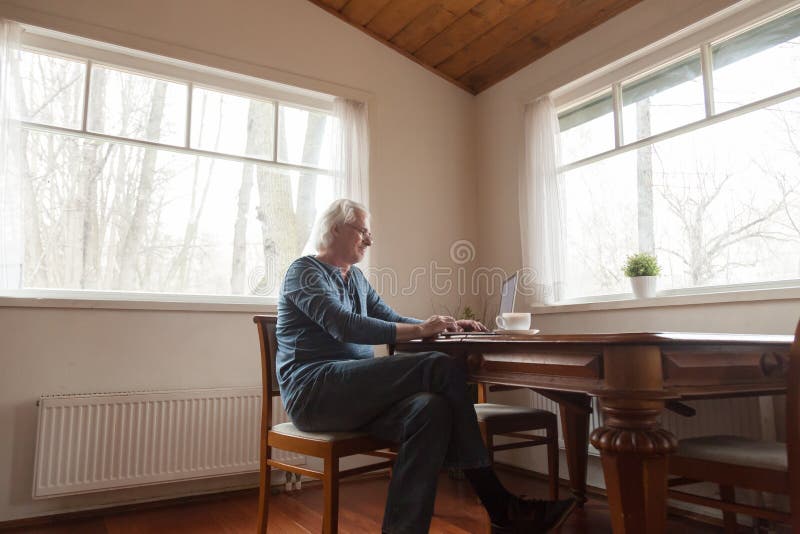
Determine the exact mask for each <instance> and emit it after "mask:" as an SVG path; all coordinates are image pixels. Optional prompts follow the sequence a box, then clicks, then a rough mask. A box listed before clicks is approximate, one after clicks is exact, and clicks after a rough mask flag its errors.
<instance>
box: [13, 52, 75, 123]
mask: <svg viewBox="0 0 800 534" xmlns="http://www.w3.org/2000/svg"><path fill="white" fill-rule="evenodd" d="M19 69H20V82H21V89H22V98H21V99H20V101H21V105H22V109H21V110H20V111H21V116H22V119H23V120H27V121H31V122H38V123H41V124H49V125H53V126H61V127H64V128H75V129H80V127H81V120H82V117H81V113H82V108H83V86H84V85H85V83H86V82H85V76H86V65H85V63H84V62H82V61H75V60H72V59H65V58H62V57H56V56H49V55H47V54H40V53H39V52H32V51H30V50H23V51H22V54H21V57H20V65H19Z"/></svg>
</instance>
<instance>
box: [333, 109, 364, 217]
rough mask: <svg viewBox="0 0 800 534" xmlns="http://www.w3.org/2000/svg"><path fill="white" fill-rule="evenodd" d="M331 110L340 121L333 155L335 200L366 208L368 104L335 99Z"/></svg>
mask: <svg viewBox="0 0 800 534" xmlns="http://www.w3.org/2000/svg"><path fill="white" fill-rule="evenodd" d="M333 110H334V114H335V115H336V117H337V118H338V119H339V127H340V128H339V135H338V136H337V142H336V147H335V152H334V163H335V169H336V170H337V175H338V179H337V182H336V186H337V187H336V196H337V198H349V199H351V200H355V201H356V202H360V203H362V204H364V205H365V206H367V207H369V127H368V125H367V104H366V103H364V102H357V101H355V100H347V99H345V98H337V99H336V101H335V102H334V104H333Z"/></svg>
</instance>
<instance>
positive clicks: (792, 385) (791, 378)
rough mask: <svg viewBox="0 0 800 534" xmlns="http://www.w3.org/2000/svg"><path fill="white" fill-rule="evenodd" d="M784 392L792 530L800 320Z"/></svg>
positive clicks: (796, 509) (797, 506) (798, 489)
mask: <svg viewBox="0 0 800 534" xmlns="http://www.w3.org/2000/svg"><path fill="white" fill-rule="evenodd" d="M787 381H788V388H787V393H786V452H787V454H788V461H789V481H790V482H789V484H790V487H789V502H790V506H791V510H792V527H793V530H792V531H793V532H797V530H796V529H797V528H798V527H800V520H798V517H800V322H798V323H797V329H796V330H795V333H794V343H792V348H791V350H790V351H789V373H788V376H787Z"/></svg>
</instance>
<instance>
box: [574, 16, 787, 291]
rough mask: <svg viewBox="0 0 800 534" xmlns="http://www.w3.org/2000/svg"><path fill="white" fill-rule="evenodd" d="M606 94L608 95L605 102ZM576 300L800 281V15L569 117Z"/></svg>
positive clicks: (708, 49)
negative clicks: (635, 277)
mask: <svg viewBox="0 0 800 534" xmlns="http://www.w3.org/2000/svg"><path fill="white" fill-rule="evenodd" d="M595 94H598V93H595ZM559 125H560V128H561V143H562V155H563V157H562V161H563V162H564V165H563V166H562V171H563V179H564V184H565V189H566V216H565V217H566V220H565V225H566V234H567V273H566V284H565V289H566V294H567V297H568V298H569V299H586V298H596V297H598V296H603V295H614V294H622V293H629V292H630V289H629V284H628V282H627V280H626V279H625V277H624V275H623V273H622V271H621V267H622V265H623V263H624V261H625V258H626V256H628V255H630V254H633V253H635V252H638V251H648V252H654V253H655V254H656V256H657V257H658V260H659V263H660V264H661V266H662V274H661V277H660V278H659V286H660V287H659V288H660V289H664V290H674V291H686V290H687V289H691V288H701V287H709V286H731V285H742V284H756V283H758V284H763V283H789V282H791V283H793V284H796V283H797V282H798V280H800V173H798V171H797V170H798V169H800V10H794V11H791V12H788V13H784V14H783V15H781V16H779V17H776V18H773V19H771V20H768V21H765V22H762V23H759V24H757V25H755V26H753V27H751V28H749V29H747V30H746V31H743V32H740V33H737V34H734V35H724V36H721V37H720V38H718V39H716V40H714V41H712V42H711V43H707V44H704V45H702V46H699V47H698V48H697V49H695V50H691V51H689V52H688V53H687V54H685V55H683V56H681V57H678V58H676V59H673V60H672V61H669V62H667V63H662V64H661V65H658V66H657V67H655V68H651V69H649V70H647V71H645V72H641V73H633V74H630V75H627V76H625V77H621V78H619V79H618V81H617V82H616V83H613V84H612V86H611V87H608V89H606V90H605V91H604V92H601V93H600V96H590V97H588V98H586V99H583V101H579V102H577V103H574V104H568V105H566V106H563V107H562V108H561V109H560V112H559Z"/></svg>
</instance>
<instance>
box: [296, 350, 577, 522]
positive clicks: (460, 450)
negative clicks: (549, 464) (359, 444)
mask: <svg viewBox="0 0 800 534" xmlns="http://www.w3.org/2000/svg"><path fill="white" fill-rule="evenodd" d="M466 376H467V375H466V366H465V365H464V362H463V361H461V360H458V359H455V358H453V357H451V356H448V355H446V354H442V353H438V352H427V353H417V354H398V355H395V356H389V357H385V358H374V359H369V360H351V361H343V362H330V363H328V364H324V366H323V367H322V368H321V369H320V372H319V373H317V374H316V375H315V378H314V380H313V382H312V383H310V384H309V385H308V387H307V388H306V390H305V391H304V395H303V397H304V400H303V406H302V409H301V410H297V409H296V407H295V409H293V413H291V414H290V415H291V416H292V419H293V420H294V421H295V424H296V425H297V426H298V427H299V428H301V429H302V430H308V431H325V430H328V431H337V430H356V429H360V428H369V423H370V422H372V421H375V420H377V419H378V418H379V417H380V416H381V414H383V413H389V412H390V410H391V409H392V408H394V407H395V406H396V405H398V404H399V403H401V402H402V401H403V400H404V399H407V398H408V397H411V396H413V395H416V394H418V393H434V394H437V395H440V396H441V397H443V398H444V399H445V400H446V401H447V403H448V405H449V407H450V409H451V417H452V425H451V427H450V431H449V442H448V444H447V453H446V457H445V462H444V465H446V466H449V467H456V468H460V469H463V470H464V471H465V473H466V474H467V478H468V480H469V481H470V483H471V485H472V486H473V488H474V489H475V491H476V493H477V494H478V496H479V497H480V498H481V502H483V503H484V505H485V506H486V508H487V510H488V511H489V514H490V517H491V520H492V523H493V524H496V525H498V526H501V527H507V528H509V529H511V530H506V528H503V529H502V530H498V532H522V531H526V532H545V531H546V529H547V525H552V524H555V522H556V521H557V520H560V518H563V517H564V516H565V515H566V513H568V510H569V509H571V505H572V502H570V501H559V502H557V503H545V502H542V501H536V502H535V503H534V502H533V501H522V500H520V499H517V498H516V497H512V496H511V495H510V494H508V492H506V491H505V489H503V488H502V484H500V482H499V480H498V479H497V477H496V475H495V474H494V471H493V470H492V469H491V468H490V467H489V466H490V464H491V462H490V460H489V455H488V453H487V452H486V448H485V446H484V443H483V440H482V438H481V435H480V429H479V427H478V423H477V417H476V415H475V408H474V405H473V404H472V400H471V399H470V398H469V395H468V393H467V388H466ZM295 412H299V413H295ZM401 442H402V441H401ZM407 458H408V455H406V458H403V459H401V458H398V462H397V464H396V466H395V470H397V469H404V468H405V467H406V465H405V462H406V461H409V460H408V459H407ZM432 480H433V481H432V482H431V481H430V480H429V479H426V480H425V481H424V482H425V483H427V484H432V486H430V487H431V488H432V490H433V491H434V493H435V487H436V480H435V477H434V478H433V479H432ZM501 491H502V495H501V496H500V498H498V497H497V495H498V493H500V492H501ZM393 495H398V493H397V492H393V493H390V498H389V502H387V510H389V509H390V507H391V506H393V502H392V499H393ZM534 504H535V506H533V505H534ZM432 505H433V500H432V499H431V507H430V511H431V513H432ZM406 512H407V513H410V511H409V510H406ZM428 521H430V517H428ZM530 527H533V529H531V528H530ZM422 532H424V530H422Z"/></svg>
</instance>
